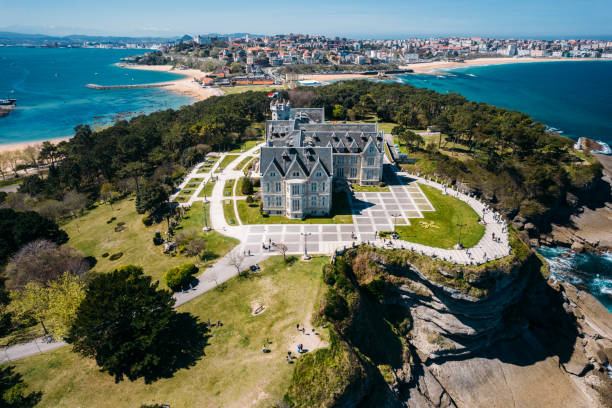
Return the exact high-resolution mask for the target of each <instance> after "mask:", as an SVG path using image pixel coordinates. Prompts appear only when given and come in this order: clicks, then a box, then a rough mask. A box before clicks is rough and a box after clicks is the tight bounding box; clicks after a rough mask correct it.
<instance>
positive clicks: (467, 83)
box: [399, 61, 612, 144]
mask: <svg viewBox="0 0 612 408" xmlns="http://www.w3.org/2000/svg"><path fill="white" fill-rule="evenodd" d="M446 72H448V73H450V74H451V75H438V76H436V75H403V76H400V77H399V78H401V80H402V81H403V82H405V83H409V84H412V85H414V86H418V87H425V88H429V89H433V90H435V91H438V92H441V93H447V92H455V93H459V94H461V95H463V96H465V97H466V98H467V99H469V100H473V101H477V102H487V103H490V104H492V105H496V106H500V107H505V108H508V109H515V110H519V111H521V112H525V113H528V114H529V115H531V116H532V117H533V118H535V119H536V120H539V121H540V122H542V123H544V124H546V125H548V126H550V127H554V128H556V129H559V130H561V131H563V132H564V134H565V135H566V136H569V137H572V138H575V139H577V138H578V137H580V136H582V137H589V138H593V139H596V140H602V141H604V142H606V143H608V144H611V142H612V61H571V62H542V63H523V64H505V65H490V66H483V67H469V68H457V69H452V70H448V71H446Z"/></svg>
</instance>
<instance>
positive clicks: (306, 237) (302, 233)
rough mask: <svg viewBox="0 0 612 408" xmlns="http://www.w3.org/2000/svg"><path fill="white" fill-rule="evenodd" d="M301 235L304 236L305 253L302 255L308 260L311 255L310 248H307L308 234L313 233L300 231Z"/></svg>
mask: <svg viewBox="0 0 612 408" xmlns="http://www.w3.org/2000/svg"><path fill="white" fill-rule="evenodd" d="M300 235H301V236H303V237H304V255H302V259H303V260H305V261H307V260H309V259H310V255H308V248H307V243H308V236H309V235H312V233H310V232H300Z"/></svg>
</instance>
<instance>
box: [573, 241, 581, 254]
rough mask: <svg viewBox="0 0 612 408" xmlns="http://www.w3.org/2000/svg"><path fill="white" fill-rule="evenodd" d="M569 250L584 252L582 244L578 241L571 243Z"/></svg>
mask: <svg viewBox="0 0 612 408" xmlns="http://www.w3.org/2000/svg"><path fill="white" fill-rule="evenodd" d="M570 248H571V249H572V251H574V252H577V253H581V252H584V244H582V243H580V242H578V241H574V242H572V246H571V247H570Z"/></svg>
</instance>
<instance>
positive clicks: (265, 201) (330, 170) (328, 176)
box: [260, 100, 384, 218]
mask: <svg viewBox="0 0 612 408" xmlns="http://www.w3.org/2000/svg"><path fill="white" fill-rule="evenodd" d="M270 110H271V111H272V120H268V121H267V122H266V144H265V146H264V147H262V148H261V153H260V171H261V199H262V205H263V211H266V212H268V214H276V215H284V216H286V217H289V218H303V217H306V216H313V215H326V214H329V213H330V211H331V208H332V192H333V186H334V183H335V184H339V183H357V184H362V185H375V184H378V182H380V181H381V180H382V169H383V156H384V145H383V143H384V133H383V132H382V131H379V130H378V125H377V124H376V123H372V124H370V123H367V124H347V123H329V122H325V111H324V109H323V108H292V107H291V105H290V103H289V102H283V101H276V100H275V101H273V102H272V103H271V105H270Z"/></svg>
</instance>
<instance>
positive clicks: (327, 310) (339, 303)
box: [323, 288, 349, 320]
mask: <svg viewBox="0 0 612 408" xmlns="http://www.w3.org/2000/svg"><path fill="white" fill-rule="evenodd" d="M323 313H324V314H325V316H327V317H328V318H329V319H332V320H342V319H344V318H345V317H346V316H348V313H349V310H348V303H347V302H346V299H344V297H342V295H340V294H339V293H338V292H336V290H334V288H330V289H329V290H328V291H327V293H326V294H325V307H324V308H323Z"/></svg>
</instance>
